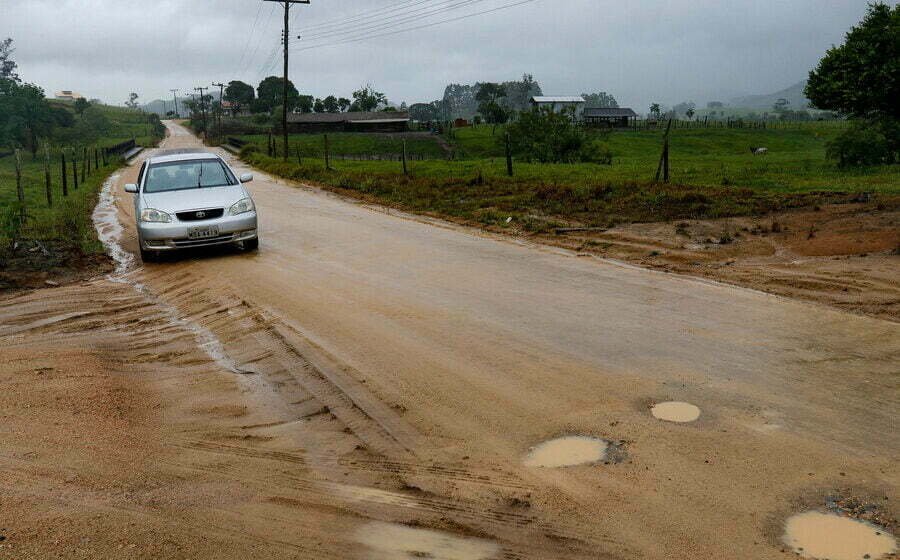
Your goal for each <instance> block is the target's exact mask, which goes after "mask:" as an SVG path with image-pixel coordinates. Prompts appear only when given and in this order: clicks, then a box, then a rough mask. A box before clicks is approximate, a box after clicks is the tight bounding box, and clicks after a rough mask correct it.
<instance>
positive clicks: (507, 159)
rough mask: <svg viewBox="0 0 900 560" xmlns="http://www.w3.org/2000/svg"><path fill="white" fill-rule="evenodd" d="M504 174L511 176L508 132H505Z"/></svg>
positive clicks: (511, 164) (511, 163)
mask: <svg viewBox="0 0 900 560" xmlns="http://www.w3.org/2000/svg"><path fill="white" fill-rule="evenodd" d="M506 174H507V175H509V176H510V177H512V176H513V162H512V149H511V148H510V146H509V132H507V133H506Z"/></svg>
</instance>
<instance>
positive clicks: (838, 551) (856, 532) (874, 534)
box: [783, 511, 897, 560]
mask: <svg viewBox="0 0 900 560" xmlns="http://www.w3.org/2000/svg"><path fill="white" fill-rule="evenodd" d="M783 541H784V543H785V544H786V545H788V546H789V547H791V548H792V549H793V550H794V552H796V553H797V554H799V555H800V556H801V557H803V558H814V559H818V560H823V559H825V558H828V559H829V560H870V559H871V560H877V559H878V558H884V557H885V556H887V555H888V554H891V553H893V552H895V551H896V550H897V542H896V540H895V539H894V537H893V536H892V535H891V534H890V533H888V532H887V531H886V530H885V529H883V528H881V527H879V526H877V525H872V524H870V523H866V522H865V521H859V520H857V519H851V518H849V517H841V516H839V515H834V514H832V513H822V512H820V511H807V512H804V513H799V514H797V515H795V516H793V517H791V518H790V519H788V521H787V524H786V525H785V531H784V537H783Z"/></svg>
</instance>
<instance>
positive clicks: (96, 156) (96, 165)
mask: <svg viewBox="0 0 900 560" xmlns="http://www.w3.org/2000/svg"><path fill="white" fill-rule="evenodd" d="M94 169H100V152H98V151H97V146H94Z"/></svg>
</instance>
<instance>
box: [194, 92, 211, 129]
mask: <svg viewBox="0 0 900 560" xmlns="http://www.w3.org/2000/svg"><path fill="white" fill-rule="evenodd" d="M194 89H195V90H197V91H199V92H200V112H201V113H203V132H205V133H206V134H209V123H208V122H207V119H206V104H205V102H204V101H203V97H204V94H203V92H204V91H209V88H208V87H207V88H205V87H195V88H194Z"/></svg>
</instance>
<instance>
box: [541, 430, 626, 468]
mask: <svg viewBox="0 0 900 560" xmlns="http://www.w3.org/2000/svg"><path fill="white" fill-rule="evenodd" d="M607 449H609V443H608V442H606V441H605V440H602V439H599V438H592V437H587V436H567V437H561V438H557V439H551V440H550V441H545V442H544V443H542V444H540V445H538V446H536V447H533V448H532V449H531V451H530V452H529V453H528V455H527V456H526V457H525V461H524V463H525V466H526V467H547V468H556V467H572V466H575V465H588V464H591V463H597V462H599V461H602V460H604V459H606V451H607Z"/></svg>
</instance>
